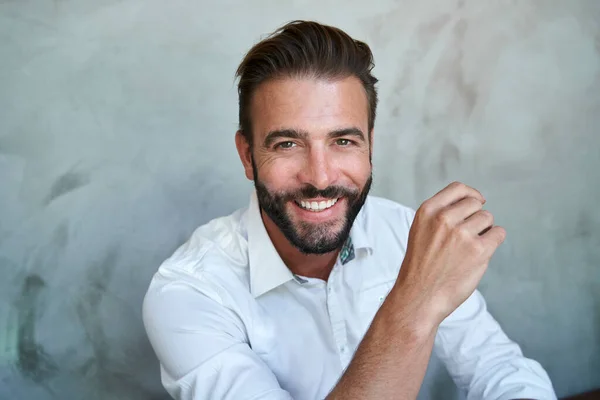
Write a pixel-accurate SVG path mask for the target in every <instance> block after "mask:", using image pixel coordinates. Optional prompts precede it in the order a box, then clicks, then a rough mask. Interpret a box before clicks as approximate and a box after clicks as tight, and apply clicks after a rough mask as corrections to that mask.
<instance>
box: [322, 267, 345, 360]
mask: <svg viewBox="0 0 600 400" xmlns="http://www.w3.org/2000/svg"><path fill="white" fill-rule="evenodd" d="M336 267H338V268H339V266H338V264H337V263H336V265H335V266H334V267H333V270H332V271H331V274H330V275H329V279H328V280H327V309H328V310H329V319H330V323H331V328H332V331H333V339H334V341H335V344H336V346H337V349H338V351H339V354H340V361H341V362H342V364H345V363H346V353H347V346H348V337H347V332H346V325H345V323H344V316H343V310H342V308H341V307H340V303H339V295H340V294H339V291H337V290H336V288H337V287H338V279H339V276H338V273H337V268H336Z"/></svg>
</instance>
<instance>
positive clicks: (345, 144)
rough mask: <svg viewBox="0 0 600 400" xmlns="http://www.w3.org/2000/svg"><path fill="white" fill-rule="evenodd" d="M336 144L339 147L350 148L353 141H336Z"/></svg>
mask: <svg viewBox="0 0 600 400" xmlns="http://www.w3.org/2000/svg"><path fill="white" fill-rule="evenodd" d="M335 143H336V144H337V145H338V146H343V147H345V146H349V145H351V144H352V141H351V140H350V139H337V140H336V141H335Z"/></svg>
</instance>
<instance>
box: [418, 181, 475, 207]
mask: <svg viewBox="0 0 600 400" xmlns="http://www.w3.org/2000/svg"><path fill="white" fill-rule="evenodd" d="M465 197H474V198H476V199H478V200H479V201H480V202H481V203H485V198H484V197H483V195H482V194H481V193H480V192H479V191H478V190H476V189H474V188H472V187H470V186H467V185H465V184H464V183H461V182H452V183H451V184H449V185H448V186H446V187H445V188H444V189H442V190H440V191H439V192H438V193H436V194H435V195H434V196H433V197H432V198H431V199H429V200H430V201H431V202H432V205H434V206H435V207H439V208H443V207H447V206H449V205H451V204H453V203H456V202H457V201H459V200H462V199H464V198H465Z"/></svg>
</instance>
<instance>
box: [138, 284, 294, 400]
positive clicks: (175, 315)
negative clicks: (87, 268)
mask: <svg viewBox="0 0 600 400" xmlns="http://www.w3.org/2000/svg"><path fill="white" fill-rule="evenodd" d="M214 293H215V291H214V290H212V289H211V288H210V287H209V286H208V284H206V283H204V282H202V281H201V280H199V279H197V280H196V282H194V283H193V284H190V283H189V282H186V281H185V280H172V281H168V282H163V281H161V279H158V278H156V277H155V279H154V280H153V282H152V284H151V285H150V288H149V290H148V292H147V294H146V297H145V299H144V304H143V320H144V326H145V328H146V332H147V334H148V338H149V340H150V343H151V345H152V347H153V349H154V351H155V353H156V355H157V357H158V359H159V361H160V364H161V378H162V383H163V386H164V387H165V389H166V390H167V391H168V392H169V394H170V395H171V396H172V397H173V398H175V399H181V400H192V399H269V400H271V399H272V400H279V399H281V400H284V399H285V400H289V399H291V396H290V394H289V393H288V392H286V391H285V390H283V389H281V387H280V386H279V383H278V381H277V378H276V377H275V375H274V374H273V372H272V371H271V370H270V369H269V368H268V366H267V365H266V364H265V363H264V362H263V361H262V360H261V359H260V358H259V357H258V355H256V353H254V352H253V351H252V349H251V348H250V346H249V344H248V340H247V335H246V331H245V328H244V325H243V323H242V321H241V320H240V318H239V317H238V316H237V315H236V314H235V313H234V312H233V311H232V310H230V309H228V308H227V307H225V306H223V305H222V304H221V303H220V302H219V299H218V296H216V295H214Z"/></svg>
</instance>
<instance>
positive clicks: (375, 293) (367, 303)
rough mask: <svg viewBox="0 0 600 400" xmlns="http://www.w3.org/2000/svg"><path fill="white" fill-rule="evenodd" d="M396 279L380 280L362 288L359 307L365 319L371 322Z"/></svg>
mask: <svg viewBox="0 0 600 400" xmlns="http://www.w3.org/2000/svg"><path fill="white" fill-rule="evenodd" d="M394 283H395V279H390V280H386V281H383V282H379V283H376V284H374V285H373V286H370V287H368V288H366V289H364V290H362V291H361V292H360V294H359V303H358V309H359V312H360V315H361V317H362V319H363V320H367V323H368V324H370V323H371V321H372V320H373V317H374V316H375V314H376V313H377V311H378V310H379V307H381V305H382V304H383V302H384V300H385V298H386V297H387V295H388V294H389V292H390V290H392V287H393V286H394Z"/></svg>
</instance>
